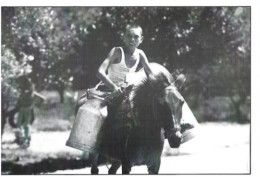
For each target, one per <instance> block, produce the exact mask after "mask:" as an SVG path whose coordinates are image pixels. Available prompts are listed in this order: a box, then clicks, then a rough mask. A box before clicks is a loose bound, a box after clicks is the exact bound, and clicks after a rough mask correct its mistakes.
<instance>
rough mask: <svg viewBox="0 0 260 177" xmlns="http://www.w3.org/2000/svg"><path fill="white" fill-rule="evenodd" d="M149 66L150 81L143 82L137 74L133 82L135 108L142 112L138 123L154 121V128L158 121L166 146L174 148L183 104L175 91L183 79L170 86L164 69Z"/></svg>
mask: <svg viewBox="0 0 260 177" xmlns="http://www.w3.org/2000/svg"><path fill="white" fill-rule="evenodd" d="M150 66H151V69H152V71H153V74H154V78H152V79H151V78H149V77H148V78H147V76H146V74H145V72H144V70H141V71H139V72H138V73H137V74H136V76H135V79H136V81H139V82H137V84H136V85H137V89H136V90H135V94H134V95H135V96H134V102H135V107H137V108H138V109H139V112H142V116H140V119H148V118H151V117H154V118H155V119H154V121H155V122H156V124H157V125H159V121H160V122H161V123H162V126H163V128H164V129H165V134H166V137H167V139H168V141H169V144H170V146H171V147H172V148H177V147H179V146H180V143H181V139H182V134H181V126H180V121H181V117H182V105H183V103H184V99H183V97H182V96H181V94H180V93H179V92H178V89H177V87H179V86H181V85H182V81H183V82H184V80H185V78H183V77H181V78H177V80H176V82H174V80H173V77H172V75H171V74H170V72H169V71H168V70H167V69H166V68H165V67H163V66H162V65H159V64H157V63H151V64H150ZM149 83H150V84H149ZM149 116H150V117H149Z"/></svg>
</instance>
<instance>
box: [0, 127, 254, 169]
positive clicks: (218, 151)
mask: <svg viewBox="0 0 260 177" xmlns="http://www.w3.org/2000/svg"><path fill="white" fill-rule="evenodd" d="M68 136H69V132H68V131H66V132H33V133H32V142H31V146H30V147H29V148H28V149H27V150H21V149H19V148H18V147H17V145H16V144H13V143H10V142H11V141H13V139H14V135H13V134H12V133H6V134H4V135H3V137H2V156H3V154H5V155H6V156H8V154H10V153H11V154H14V153H16V154H25V155H23V158H22V159H19V161H20V162H21V163H22V162H24V163H26V160H27V161H28V159H26V158H27V156H28V154H38V155H39V154H41V155H42V156H45V157H46V156H48V157H53V156H63V155H64V154H66V155H70V156H74V157H75V156H77V157H82V152H81V151H79V150H76V149H73V148H70V147H66V146H65V142H66V140H67V138H68ZM26 153H27V154H26ZM2 162H3V157H2ZM108 166H109V165H108ZM99 169H100V174H107V166H106V165H103V166H100V168H99ZM249 172H250V125H249V124H245V125H240V124H232V123H202V124H201V126H200V133H199V134H198V136H197V137H196V138H194V139H193V140H190V141H189V142H187V143H184V144H182V145H181V147H180V148H179V149H171V148H170V147H169V145H168V142H167V141H165V147H164V151H163V157H162V162H161V167H160V171H159V173H160V174H248V173H249ZM118 173H119V174H120V173H121V168H120V169H119V171H118ZM42 174H90V168H89V167H86V168H83V169H77V170H58V171H55V172H46V171H45V172H42ZM131 174H147V168H146V167H145V166H138V167H133V168H132V171H131Z"/></svg>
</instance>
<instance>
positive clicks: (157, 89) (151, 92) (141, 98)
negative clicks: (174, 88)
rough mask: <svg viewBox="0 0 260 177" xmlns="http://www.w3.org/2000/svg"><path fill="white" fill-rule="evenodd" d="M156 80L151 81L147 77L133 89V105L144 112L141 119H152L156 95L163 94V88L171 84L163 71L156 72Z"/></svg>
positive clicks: (140, 111)
mask: <svg viewBox="0 0 260 177" xmlns="http://www.w3.org/2000/svg"><path fill="white" fill-rule="evenodd" d="M155 79H156V80H153V81H150V80H149V79H148V78H147V77H145V78H143V79H142V81H141V82H140V84H138V85H137V86H136V87H135V89H134V91H133V99H132V102H133V105H134V108H135V110H137V111H138V112H139V113H142V114H143V115H144V116H141V117H140V119H150V118H151V117H153V116H151V113H152V111H153V110H151V108H152V104H153V102H154V100H153V99H154V96H160V95H162V92H163V89H164V88H165V87H167V86H168V85H170V83H169V81H168V79H167V77H166V76H165V74H164V73H163V72H160V73H158V74H156V76H155Z"/></svg>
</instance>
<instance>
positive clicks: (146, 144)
mask: <svg viewBox="0 0 260 177" xmlns="http://www.w3.org/2000/svg"><path fill="white" fill-rule="evenodd" d="M150 66H151V69H152V71H153V73H154V76H155V79H153V80H151V79H150V78H148V77H147V76H146V74H145V72H144V70H143V69H141V70H140V71H138V72H136V73H134V74H133V75H132V79H131V78H130V79H129V80H128V81H129V82H130V83H133V84H134V88H133V90H132V92H131V93H130V97H129V101H130V103H131V104H132V106H131V107H132V108H131V110H130V112H131V114H130V116H129V115H128V116H127V112H128V114H129V110H128V111H127V112H126V113H125V114H124V113H122V111H121V113H120V107H121V108H122V107H123V108H124V107H127V105H124V103H123V106H122V105H116V106H115V108H114V109H111V110H109V111H108V112H109V113H108V117H107V120H106V123H105V124H104V127H103V129H102V133H100V135H101V146H100V150H99V152H98V153H99V154H102V155H104V156H106V157H108V158H109V159H111V163H112V166H111V168H110V169H109V173H110V174H115V173H116V172H117V170H118V168H119V167H120V165H122V173H123V174H129V173H130V171H131V168H132V167H133V166H136V165H146V166H147V168H148V172H149V174H158V172H159V168H160V163H161V154H162V150H163V146H164V139H165V138H167V139H168V142H169V145H170V147H172V148H178V147H179V146H180V143H181V139H182V134H181V126H180V120H181V117H182V105H183V103H184V99H183V97H182V96H181V95H180V93H179V92H178V89H177V88H176V86H175V85H174V80H173V77H172V75H171V74H170V73H169V71H168V70H167V69H166V68H165V67H163V66H162V65H159V64H157V63H151V64H150ZM121 101H122V100H121ZM120 103H121V102H120ZM121 110H122V109H121ZM113 111H114V113H111V112H113ZM110 113H111V114H110ZM98 153H91V160H92V167H91V173H98V168H97V158H98Z"/></svg>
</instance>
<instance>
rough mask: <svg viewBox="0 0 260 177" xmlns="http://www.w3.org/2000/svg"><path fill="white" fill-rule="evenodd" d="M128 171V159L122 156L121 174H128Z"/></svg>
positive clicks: (129, 168) (129, 169) (129, 167)
mask: <svg viewBox="0 0 260 177" xmlns="http://www.w3.org/2000/svg"><path fill="white" fill-rule="evenodd" d="M130 171H131V164H130V161H129V160H128V159H127V158H126V157H123V159H122V174H129V173H130Z"/></svg>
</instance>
